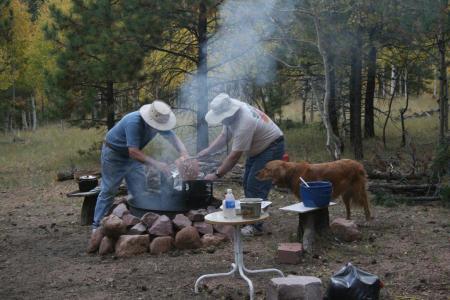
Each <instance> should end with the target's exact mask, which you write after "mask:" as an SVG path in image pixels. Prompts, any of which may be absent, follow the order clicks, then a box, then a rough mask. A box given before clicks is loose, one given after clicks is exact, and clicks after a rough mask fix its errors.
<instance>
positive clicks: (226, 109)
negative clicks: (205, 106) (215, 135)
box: [205, 93, 242, 125]
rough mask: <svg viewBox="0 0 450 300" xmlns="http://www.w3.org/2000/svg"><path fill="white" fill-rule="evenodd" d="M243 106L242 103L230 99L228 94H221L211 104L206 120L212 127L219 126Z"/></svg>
mask: <svg viewBox="0 0 450 300" xmlns="http://www.w3.org/2000/svg"><path fill="white" fill-rule="evenodd" d="M241 106H242V102H241V101H239V100H237V99H233V98H230V96H228V94H225V93H220V94H219V95H217V96H216V97H215V98H214V99H213V100H212V101H211V103H210V104H209V111H208V113H207V114H206V116H205V120H206V122H208V124H211V125H216V124H219V123H221V122H222V121H223V120H224V119H226V118H229V117H231V116H232V115H234V114H235V113H236V112H237V111H238V110H239V108H241Z"/></svg>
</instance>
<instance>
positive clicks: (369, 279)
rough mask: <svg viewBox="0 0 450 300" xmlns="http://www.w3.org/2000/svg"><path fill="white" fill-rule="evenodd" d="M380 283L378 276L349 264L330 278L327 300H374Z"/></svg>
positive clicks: (378, 291) (377, 294) (378, 294)
mask: <svg viewBox="0 0 450 300" xmlns="http://www.w3.org/2000/svg"><path fill="white" fill-rule="evenodd" d="M381 287H382V283H381V281H380V279H379V278H378V276H376V275H373V274H370V273H367V272H365V271H363V270H360V269H358V268H357V267H355V266H353V265H352V264H351V263H348V264H347V266H345V267H343V268H342V269H341V270H339V271H338V272H337V273H336V274H334V275H333V276H332V277H331V282H330V286H329V287H328V292H327V296H328V297H327V299H329V300H344V299H345V300H376V299H378V297H379V296H380V288H381Z"/></svg>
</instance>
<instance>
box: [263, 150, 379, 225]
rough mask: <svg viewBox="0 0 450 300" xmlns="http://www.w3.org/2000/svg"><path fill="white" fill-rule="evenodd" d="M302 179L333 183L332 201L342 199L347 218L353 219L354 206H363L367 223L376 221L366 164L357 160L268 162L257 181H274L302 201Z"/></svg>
mask: <svg viewBox="0 0 450 300" xmlns="http://www.w3.org/2000/svg"><path fill="white" fill-rule="evenodd" d="M300 176H301V177H302V178H303V179H304V180H305V181H320V180H327V181H330V182H331V183H332V184H333V192H332V199H337V198H338V197H339V196H342V200H343V201H344V204H345V210H346V213H347V219H350V214H351V213H350V206H351V205H357V206H362V207H363V208H364V212H365V215H366V220H368V221H369V220H370V219H371V218H372V216H371V213H370V209H369V199H368V197H367V192H366V181H367V180H366V176H367V175H366V171H365V170H364V167H363V165H362V164H360V163H359V162H357V161H355V160H351V159H341V160H337V161H332V162H326V163H320V164H310V163H307V162H299V163H295V162H284V161H281V160H274V161H270V162H268V163H267V164H266V165H265V167H264V168H263V169H262V170H261V171H259V172H258V174H257V176H256V178H257V179H259V180H272V183H273V184H274V185H277V186H279V187H285V188H289V189H290V190H291V191H292V192H293V193H294V194H295V196H297V198H300V193H299V189H300Z"/></svg>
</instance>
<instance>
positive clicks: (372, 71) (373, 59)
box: [364, 46, 377, 138]
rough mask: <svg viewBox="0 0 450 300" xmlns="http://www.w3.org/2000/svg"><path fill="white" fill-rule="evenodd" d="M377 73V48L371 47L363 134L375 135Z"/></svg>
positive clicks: (366, 135)
mask: <svg viewBox="0 0 450 300" xmlns="http://www.w3.org/2000/svg"><path fill="white" fill-rule="evenodd" d="M376 75H377V48H375V47H373V46H372V47H371V48H370V51H369V61H368V65H367V87H366V99H365V107H364V112H365V117H364V136H365V137H366V138H367V137H374V136H375V125H374V113H373V99H374V97H375V77H376Z"/></svg>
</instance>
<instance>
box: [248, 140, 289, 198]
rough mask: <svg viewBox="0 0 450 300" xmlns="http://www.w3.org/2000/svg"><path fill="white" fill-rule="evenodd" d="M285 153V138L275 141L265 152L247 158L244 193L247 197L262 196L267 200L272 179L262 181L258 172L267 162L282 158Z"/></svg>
mask: <svg viewBox="0 0 450 300" xmlns="http://www.w3.org/2000/svg"><path fill="white" fill-rule="evenodd" d="M283 154H284V140H280V141H275V142H273V143H272V144H270V145H269V147H267V148H266V149H265V150H264V151H263V152H261V153H259V154H257V155H255V156H252V157H249V158H247V161H246V162H245V173H244V182H243V185H244V193H245V197H246V198H262V199H263V200H267V196H268V195H269V192H270V189H271V188H272V180H265V181H260V180H258V179H256V175H257V173H258V172H259V171H260V170H261V169H263V168H264V166H265V165H266V163H268V162H269V161H272V160H277V159H281V158H282V157H283Z"/></svg>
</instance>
